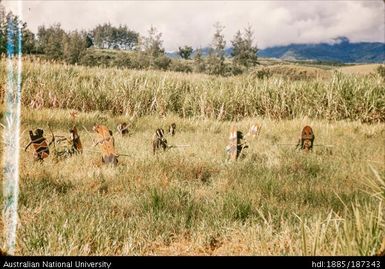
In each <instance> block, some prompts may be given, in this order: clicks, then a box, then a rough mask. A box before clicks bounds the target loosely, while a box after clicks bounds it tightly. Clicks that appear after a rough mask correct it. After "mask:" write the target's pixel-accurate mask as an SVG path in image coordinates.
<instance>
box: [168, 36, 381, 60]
mask: <svg viewBox="0 0 385 269" xmlns="http://www.w3.org/2000/svg"><path fill="white" fill-rule="evenodd" d="M208 52H209V48H207V47H206V48H202V55H203V56H207V55H208ZM231 52H232V49H231V48H227V49H226V53H225V55H226V57H231ZM166 54H167V55H168V56H169V57H171V58H178V57H179V56H178V53H177V52H176V51H174V52H167V53H166ZM195 54H196V50H194V52H193V54H192V57H194V55H195ZM258 56H259V57H263V58H277V59H282V60H301V61H306V60H312V61H325V62H340V63H382V62H385V43H380V42H358V43H351V42H350V41H349V39H348V38H346V37H339V38H336V39H334V40H332V42H330V43H318V44H290V45H286V46H273V47H269V48H266V49H262V50H260V51H258Z"/></svg>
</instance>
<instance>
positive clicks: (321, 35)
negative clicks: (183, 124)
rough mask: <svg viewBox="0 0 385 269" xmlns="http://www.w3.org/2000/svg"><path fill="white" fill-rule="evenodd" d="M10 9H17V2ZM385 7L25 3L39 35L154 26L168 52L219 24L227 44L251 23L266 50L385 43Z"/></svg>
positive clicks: (206, 37)
mask: <svg viewBox="0 0 385 269" xmlns="http://www.w3.org/2000/svg"><path fill="white" fill-rule="evenodd" d="M5 6H6V7H7V8H9V9H11V10H13V11H16V10H17V1H15V0H7V1H5ZM384 12H385V8H384V3H383V2H382V1H380V0H378V1H370V0H367V1H141V2H139V1H57V0H55V1H47V0H46V1H25V2H23V14H22V17H23V19H24V21H26V22H27V23H28V25H29V27H30V29H31V30H32V31H34V32H36V31H37V27H38V26H39V25H42V24H45V25H50V24H53V23H56V22H59V23H61V25H62V27H63V28H64V29H66V30H72V29H91V28H93V27H94V26H96V25H97V24H101V23H104V22H111V24H113V25H118V24H127V25H128V27H129V28H131V29H133V30H135V31H138V32H139V33H141V34H146V31H147V29H149V27H150V26H151V25H154V26H156V27H157V28H158V30H159V31H160V32H162V33H163V39H164V46H165V48H166V50H174V49H177V47H178V46H182V45H185V44H188V45H192V46H193V47H200V46H202V47H204V46H206V45H207V44H209V43H210V42H211V39H212V35H213V32H214V28H213V24H214V23H215V22H217V21H219V22H221V24H223V25H224V26H225V29H224V34H225V38H226V40H227V44H228V45H230V40H231V39H232V38H233V36H234V34H235V33H236V31H237V30H239V29H243V28H244V27H246V26H247V25H248V24H250V25H251V26H252V27H253V29H254V31H255V40H256V42H257V44H258V46H259V47H260V48H264V47H267V46H272V45H284V44H289V43H302V42H310V43H316V42H322V41H330V40H331V39H333V38H335V37H338V36H346V37H348V38H349V39H350V40H352V41H380V42H385V37H384V32H385V28H384V25H385V17H384Z"/></svg>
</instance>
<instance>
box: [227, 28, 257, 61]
mask: <svg viewBox="0 0 385 269" xmlns="http://www.w3.org/2000/svg"><path fill="white" fill-rule="evenodd" d="M253 41H254V38H253V31H252V29H251V26H248V27H247V28H245V33H244V35H243V36H242V33H241V31H238V32H237V33H236V35H235V36H234V39H233V40H232V41H231V44H232V46H233V51H232V53H231V55H232V56H233V64H234V66H244V67H246V68H249V67H252V66H255V65H257V64H258V58H257V52H258V48H257V46H256V45H255V46H254V45H253Z"/></svg>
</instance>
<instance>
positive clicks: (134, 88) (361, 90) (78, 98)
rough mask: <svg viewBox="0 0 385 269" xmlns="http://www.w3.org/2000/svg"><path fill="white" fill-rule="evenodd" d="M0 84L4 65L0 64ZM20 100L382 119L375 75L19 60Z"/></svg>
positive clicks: (125, 110) (188, 112)
mask: <svg viewBox="0 0 385 269" xmlns="http://www.w3.org/2000/svg"><path fill="white" fill-rule="evenodd" d="M0 65H1V68H0V85H1V86H0V87H1V88H0V90H1V92H2V93H3V92H4V85H5V68H3V67H4V62H1V63H0ZM23 68H24V72H23V91H24V92H23V100H22V101H23V104H24V106H26V107H32V108H41V107H46V108H69V109H78V110H81V111H86V112H87V111H93V110H99V111H107V110H109V111H112V112H113V113H114V114H126V115H131V114H134V113H137V114H138V115H151V114H161V115H164V114H167V113H174V114H177V115H179V116H181V117H202V118H211V119H221V120H223V119H226V120H230V119H239V118H242V117H247V116H249V117H252V116H266V117H270V118H272V119H292V118H297V117H302V116H309V117H311V118H319V119H329V120H341V119H349V120H360V121H363V122H376V121H381V122H383V121H385V84H384V82H383V80H382V79H381V77H380V76H379V75H371V76H360V77H359V76H353V75H343V74H340V73H334V74H333V75H332V77H331V79H303V80H296V81H293V80H290V79H287V78H284V77H278V76H272V77H269V78H265V79H258V78H257V77H256V76H254V75H253V73H251V74H249V75H242V76H236V77H230V78H222V77H214V76H207V75H202V74H181V73H173V72H161V71H133V70H119V69H114V68H107V69H103V68H86V67H80V66H79V67H78V66H66V65H59V64H43V63H39V62H36V61H35V62H30V61H28V60H26V61H25V63H24V67H23Z"/></svg>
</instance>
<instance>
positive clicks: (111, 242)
mask: <svg viewBox="0 0 385 269" xmlns="http://www.w3.org/2000/svg"><path fill="white" fill-rule="evenodd" d="M0 65H1V67H4V62H2V63H0ZM274 68H275V69H274ZM274 68H273V69H274V70H276V71H277V70H278V71H279V72H281V71H282V67H280V66H274ZM296 70H297V71H298V70H299V68H298V67H293V68H291V69H290V70H289V71H287V72H286V71H285V70H284V71H285V72H286V73H279V72H278V71H277V73H274V74H273V75H272V76H271V77H269V78H266V79H258V78H257V77H255V74H254V73H253V72H251V73H250V74H248V75H242V76H238V77H231V78H219V77H209V76H206V75H199V74H178V73H172V72H158V71H130V70H118V69H102V68H85V67H76V66H60V65H58V64H50V65H43V64H42V63H39V62H28V61H26V62H25V63H24V74H23V79H24V80H23V99H22V101H23V111H22V131H23V132H22V137H21V143H22V146H25V145H26V144H27V143H28V142H29V139H28V130H30V129H36V128H38V127H42V128H43V129H44V130H45V134H46V137H47V138H48V139H49V140H50V139H51V134H50V133H49V131H48V125H50V126H51V127H52V129H53V131H54V133H55V135H69V133H68V129H69V128H70V127H72V123H71V118H70V112H71V111H73V110H78V111H80V112H79V117H78V118H77V121H76V124H77V126H78V129H79V130H80V136H81V139H82V142H83V145H84V147H85V152H84V153H83V154H82V155H78V156H73V157H71V158H68V159H65V160H60V161H58V160H55V159H54V158H53V154H51V156H50V157H49V158H48V159H47V160H46V161H44V163H42V164H41V163H36V162H34V161H33V160H32V149H29V150H28V151H27V152H24V151H22V152H21V153H20V156H21V162H20V177H21V179H20V196H19V211H18V214H19V226H18V231H17V232H18V237H17V248H16V255H374V254H375V253H376V252H377V251H379V249H380V248H381V244H382V242H383V239H384V238H385V222H384V204H385V201H384V200H385V197H384V193H385V191H384V190H385V182H384V179H385V123H384V121H385V91H384V82H383V80H381V78H380V77H379V76H378V75H360V76H358V75H346V74H340V73H333V72H334V71H330V72H331V75H330V76H325V77H319V76H316V77H314V76H310V77H309V76H300V77H298V78H296V79H292V77H291V75H290V72H294V71H295V72H297V71H296ZM310 71H311V72H313V71H315V72H316V73H317V72H321V71H322V72H326V71H327V70H326V71H325V70H321V71H320V70H315V68H313V67H312V69H311V70H310ZM301 72H302V70H300V72H299V73H301ZM299 73H296V74H299ZM301 74H302V75H303V73H301ZM317 74H318V73H317ZM0 82H1V83H0V87H1V88H0V93H1V94H2V95H3V94H4V89H5V71H4V69H3V68H2V69H0ZM2 110H3V109H2ZM108 110H109V111H108ZM1 116H2V114H1ZM130 119H131V120H130ZM231 120H237V122H236V124H237V126H238V129H240V130H242V131H243V132H244V133H246V132H247V130H248V128H249V127H250V126H251V125H252V124H255V123H259V124H261V125H262V130H261V133H260V136H259V137H257V138H256V139H254V140H252V139H249V140H248V144H249V146H250V147H249V148H248V149H247V151H246V156H245V158H244V159H242V160H239V161H237V162H230V161H228V160H227V156H226V153H225V147H226V145H227V144H228V135H229V130H230V126H231V124H232V123H233V122H234V121H231ZM123 121H126V122H127V121H129V122H130V129H129V130H130V135H129V136H127V137H120V136H119V135H117V134H115V141H116V147H117V151H118V152H119V153H121V154H125V155H128V156H121V157H120V158H119V164H118V166H117V167H109V166H104V165H102V164H101V155H100V153H99V149H98V148H97V147H93V146H92V145H93V143H94V140H95V139H96V135H95V134H94V133H92V131H91V129H92V126H93V124H94V123H100V124H105V125H106V126H108V127H109V128H110V129H111V130H113V131H115V130H116V125H117V124H118V123H121V122H123ZM172 122H175V123H176V125H177V134H176V136H175V137H167V139H168V141H169V144H171V145H186V146H185V147H179V148H173V149H169V150H168V151H166V152H160V153H159V154H157V155H156V156H153V155H152V149H151V138H152V135H153V132H154V131H155V129H156V128H159V127H163V128H165V129H166V128H167V126H168V125H169V124H171V123H172ZM306 124H309V125H311V126H312V127H313V129H314V132H315V136H316V139H315V144H316V146H315V149H314V151H313V152H312V153H309V154H306V153H303V152H300V151H296V150H295V149H294V148H295V144H296V142H297V140H298V136H299V134H300V131H301V129H302V128H303V126H304V125H306ZM86 130H88V131H86ZM288 144H290V145H288ZM322 145H331V147H324V146H322ZM2 152H3V147H2V146H0V153H2ZM2 199H3V197H2ZM1 208H2V209H3V205H1ZM3 226H4V223H3V222H2V221H1V222H0V228H1V229H2V228H3ZM3 237H4V235H3V234H2V235H1V237H0V239H4V238H3ZM1 241H2V242H4V240H1ZM384 242H385V241H384ZM384 246H385V245H384Z"/></svg>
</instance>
